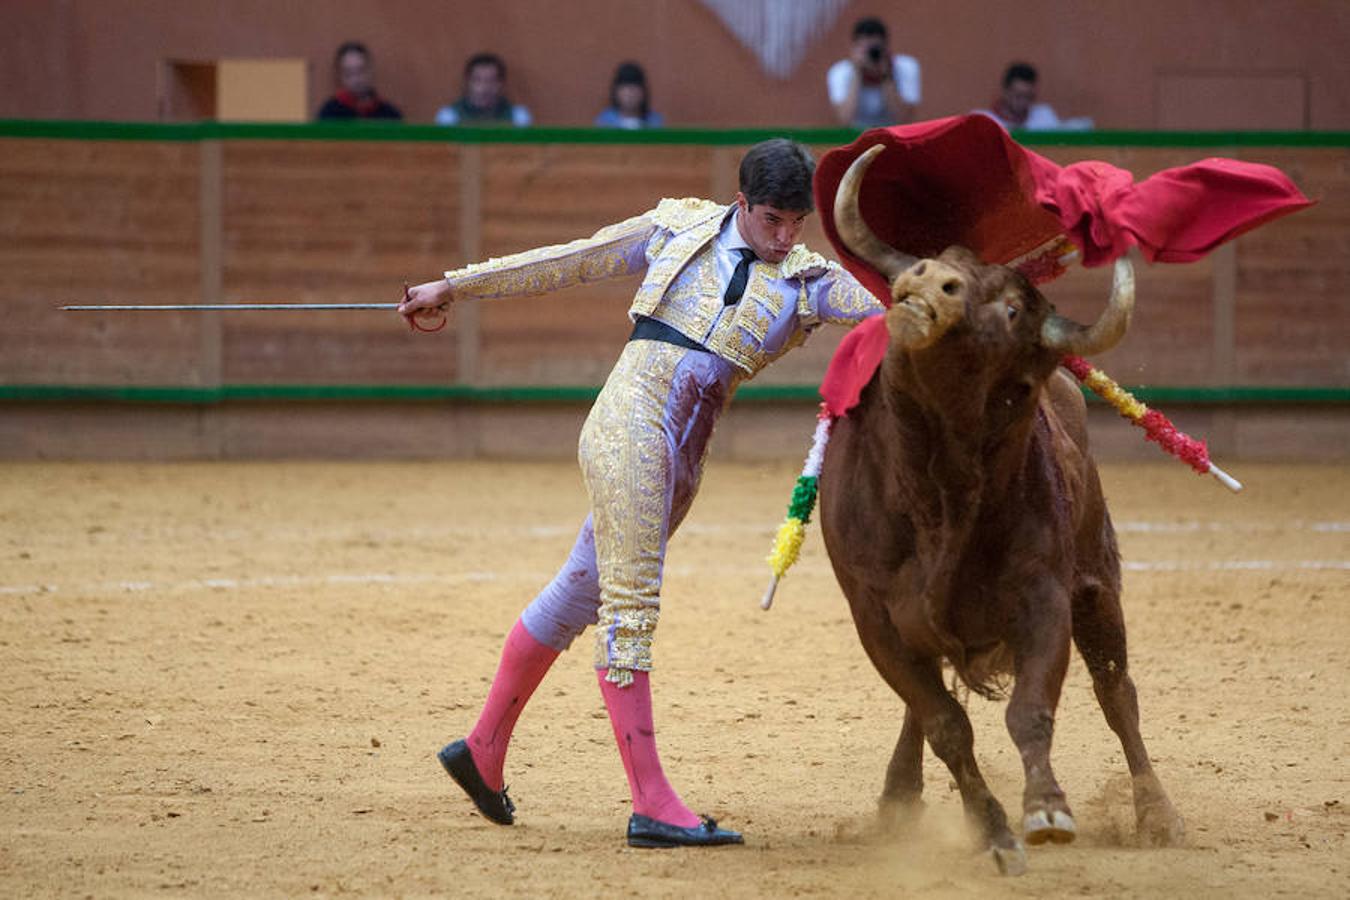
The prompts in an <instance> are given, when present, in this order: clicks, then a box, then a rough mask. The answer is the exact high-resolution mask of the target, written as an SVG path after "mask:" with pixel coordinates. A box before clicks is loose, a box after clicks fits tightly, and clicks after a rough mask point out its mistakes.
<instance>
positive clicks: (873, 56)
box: [867, 44, 886, 66]
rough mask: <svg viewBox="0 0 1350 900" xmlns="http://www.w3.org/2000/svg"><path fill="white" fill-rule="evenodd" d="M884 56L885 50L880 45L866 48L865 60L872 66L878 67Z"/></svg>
mask: <svg viewBox="0 0 1350 900" xmlns="http://www.w3.org/2000/svg"><path fill="white" fill-rule="evenodd" d="M885 55H886V50H885V48H883V47H882V46H881V45H880V44H873V45H872V46H870V47H868V48H867V59H868V61H869V62H871V63H872V65H874V66H876V65H880V64H881V60H882V58H883V57H884V56H885Z"/></svg>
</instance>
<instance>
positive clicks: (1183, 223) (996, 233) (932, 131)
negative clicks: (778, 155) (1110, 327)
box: [815, 115, 1312, 416]
mask: <svg viewBox="0 0 1350 900" xmlns="http://www.w3.org/2000/svg"><path fill="white" fill-rule="evenodd" d="M874 144H885V145H886V149H885V150H884V151H882V153H881V154H880V155H879V156H878V157H877V158H876V159H875V160H874V161H873V162H872V166H871V168H869V169H868V171H867V175H866V176H865V177H864V179H863V184H862V188H861V190H860V191H859V192H858V205H859V209H860V212H861V213H862V217H863V219H864V221H866V222H867V224H868V226H869V227H870V228H871V229H872V231H873V233H875V234H876V236H877V237H878V238H880V239H881V240H883V241H885V242H886V243H887V244H890V245H891V246H893V247H896V248H898V249H900V250H901V251H903V252H905V253H908V254H911V255H913V256H916V257H919V258H923V257H930V256H936V255H938V254H939V253H941V252H942V251H943V250H945V249H946V248H947V247H950V246H951V245H952V244H961V245H963V246H965V247H968V248H970V249H971V250H972V251H974V252H975V253H976V254H977V255H978V256H979V257H980V258H981V259H982V260H984V261H985V262H987V263H1001V264H1009V263H1011V262H1013V261H1014V260H1018V259H1019V258H1022V257H1025V256H1027V254H1031V253H1032V251H1035V250H1037V249H1038V248H1042V247H1047V246H1049V245H1052V244H1053V243H1055V242H1056V240H1059V239H1064V238H1067V239H1068V240H1069V241H1070V242H1071V243H1072V244H1073V245H1074V246H1075V247H1076V248H1077V249H1078V252H1079V254H1080V258H1081V260H1082V263H1083V265H1085V266H1101V265H1105V264H1106V263H1109V262H1113V261H1114V260H1115V259H1116V258H1117V257H1120V256H1122V255H1123V254H1124V253H1125V252H1126V251H1127V250H1129V249H1130V248H1131V247H1136V246H1137V247H1138V248H1139V249H1140V252H1141V253H1142V254H1143V255H1144V258H1145V259H1148V260H1149V261H1151V262H1190V261H1192V260H1196V259H1199V258H1200V257H1202V256H1204V255H1205V254H1206V253H1208V252H1209V251H1211V250H1213V249H1214V248H1215V247H1217V246H1218V245H1219V244H1222V243H1223V242H1224V241H1228V240H1231V239H1233V238H1235V237H1237V236H1238V235H1240V234H1242V233H1244V232H1246V231H1250V230H1251V229H1253V228H1255V227H1257V226H1258V225H1262V224H1264V223H1266V222H1269V221H1270V220H1272V219H1275V218H1278V217H1279V216H1283V215H1288V214H1289V213H1292V212H1297V211H1298V210H1300V209H1303V208H1305V207H1307V206H1311V205H1312V201H1311V200H1309V199H1308V198H1307V197H1305V196H1303V194H1302V193H1301V192H1300V191H1299V189H1298V188H1297V187H1295V186H1294V184H1293V182H1291V181H1290V180H1289V178H1288V177H1286V176H1285V175H1284V173H1283V172H1281V171H1280V170H1278V169H1275V168H1273V167H1271V166H1266V165H1261V164H1259V163H1248V162H1239V161H1238V160H1233V159H1221V158H1210V159H1205V160H1201V161H1200V162H1197V163H1192V164H1191V165H1187V166H1180V167H1177V168H1174V169H1164V170H1163V171H1161V172H1158V173H1157V174H1155V175H1152V176H1150V177H1148V178H1146V179H1144V180H1143V181H1140V182H1137V183H1136V182H1135V180H1134V176H1133V175H1132V174H1131V173H1130V172H1128V171H1126V170H1124V169H1120V168H1117V167H1116V166H1113V165H1111V164H1109V163H1104V162H1098V161H1095V160H1089V161H1086V162H1079V163H1073V164H1072V165H1069V166H1060V165H1059V164H1057V163H1054V162H1051V161H1050V160H1048V159H1046V158H1045V157H1043V156H1040V155H1038V154H1036V153H1033V152H1031V151H1030V150H1028V149H1026V148H1025V147H1023V146H1022V145H1021V144H1018V143H1017V142H1016V141H1014V140H1013V139H1012V138H1011V137H1009V135H1008V133H1007V132H1006V131H1004V130H1003V129H1002V127H1000V126H999V125H998V123H997V122H995V121H994V120H992V119H990V118H989V117H987V116H982V115H968V116H954V117H951V118H946V119H934V120H932V121H929V122H919V123H917V124H914V125H899V126H895V127H892V128H876V129H873V130H871V131H868V132H865V133H864V134H862V135H861V136H860V137H859V138H858V139H857V140H856V141H854V142H853V143H852V144H849V145H848V146H846V147H838V148H836V149H834V150H831V151H829V152H828V153H826V154H825V156H824V157H823V158H822V159H821V160H820V164H819V165H818V166H817V167H816V176H815V196H816V208H817V209H819V210H820V215H821V221H822V223H823V225H824V228H825V234H826V236H827V237H828V238H829V239H830V243H831V244H832V245H833V246H834V249H835V252H836V253H837V254H838V255H839V260H840V262H842V263H843V264H844V267H845V268H847V269H848V270H849V271H850V272H852V273H853V275H854V276H855V277H856V278H857V279H858V280H859V281H860V282H862V283H863V285H865V286H866V287H867V288H868V290H870V291H871V292H872V293H873V294H875V295H876V296H877V297H878V298H880V299H881V302H882V303H885V304H886V305H888V306H889V305H890V285H888V284H887V283H886V280H885V279H884V278H883V277H882V276H881V274H880V273H879V272H877V271H876V270H875V269H873V268H872V267H871V266H869V265H867V263H865V262H863V261H862V260H861V259H859V258H858V257H856V256H854V255H853V254H852V253H850V252H849V251H848V249H847V248H846V247H844V245H843V242H842V241H841V240H840V239H839V233H838V231H837V230H836V229H835V223H834V196H835V193H836V192H837V191H838V189H839V182H840V180H841V179H842V178H843V176H844V173H845V172H846V171H847V170H848V167H849V166H850V165H851V164H852V163H853V160H854V159H856V158H857V157H858V156H860V155H861V154H862V153H863V151H865V150H867V149H868V148H869V147H871V146H873V145H874ZM1025 271H1026V273H1027V274H1028V276H1029V277H1032V279H1033V280H1035V281H1043V280H1048V279H1049V278H1052V277H1054V276H1055V275H1056V274H1058V272H1059V271H1060V270H1058V269H1056V268H1055V267H1054V266H1051V267H1050V268H1048V269H1047V268H1045V267H1044V266H1041V267H1038V268H1036V269H1035V270H1034V271H1033V270H1025ZM889 343H890V341H889V336H888V334H887V332H886V328H885V324H884V321H883V317H882V316H876V317H873V318H872V319H869V320H867V321H865V322H863V323H862V324H860V325H858V327H856V328H854V329H853V331H851V332H849V334H848V335H847V336H845V338H844V340H843V341H842V342H841V343H840V345H839V349H838V350H836V351H835V354H834V358H833V359H832V360H831V361H830V366H829V369H828V370H827V371H826V373H825V378H824V380H823V381H822V383H821V387H820V394H821V397H823V398H824V400H825V406H826V409H827V410H828V411H829V412H830V414H831V415H835V416H840V415H843V414H844V413H845V412H847V411H848V410H849V409H851V408H852V407H853V406H855V405H856V404H857V402H858V397H859V395H860V394H861V393H862V389H863V388H864V387H866V386H867V383H868V382H869V381H871V379H872V375H873V374H875V372H876V370H877V367H878V366H879V365H880V364H881V360H882V358H883V357H884V356H885V354H886V348H887V346H888V345H889Z"/></svg>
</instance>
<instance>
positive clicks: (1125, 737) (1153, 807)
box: [1073, 587, 1186, 846]
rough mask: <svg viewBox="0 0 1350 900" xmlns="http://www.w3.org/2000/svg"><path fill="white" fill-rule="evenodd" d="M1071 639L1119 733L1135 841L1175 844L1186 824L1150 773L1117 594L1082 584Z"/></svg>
mask: <svg viewBox="0 0 1350 900" xmlns="http://www.w3.org/2000/svg"><path fill="white" fill-rule="evenodd" d="M1073 638H1074V643H1076V644H1077V645H1078V652H1079V653H1081V654H1082V655H1083V660H1084V662H1086V663H1087V667H1088V671H1089V672H1090V673H1091V674H1092V689H1093V691H1094V692H1095V693H1096V694H1097V703H1098V704H1100V705H1101V708H1102V712H1103V713H1104V714H1105V715H1106V722H1107V724H1108V725H1110V726H1111V730H1112V731H1114V732H1115V733H1116V736H1117V737H1118V738H1120V746H1121V748H1122V749H1123V750H1124V751H1125V762H1126V764H1127V765H1128V766H1129V767H1130V776H1131V779H1132V781H1133V782H1134V812H1135V822H1136V830H1137V833H1138V836H1139V840H1140V841H1141V842H1142V843H1144V844H1148V845H1153V846H1177V845H1179V844H1181V843H1182V842H1183V841H1184V840H1185V836H1186V827H1185V824H1184V823H1183V822H1182V819H1181V816H1180V815H1179V814H1178V813H1177V811H1176V808H1175V807H1173V806H1172V801H1171V800H1169V799H1168V798H1167V793H1166V792H1165V791H1164V790H1163V786H1162V782H1160V781H1159V780H1158V776H1157V775H1155V774H1154V772H1153V764H1152V763H1151V762H1149V758H1148V750H1147V749H1145V747H1144V738H1143V736H1142V735H1141V734H1140V732H1139V700H1138V696H1137V694H1136V693H1135V689H1134V681H1133V679H1131V678H1130V673H1129V668H1128V665H1127V661H1126V655H1125V620H1124V616H1123V614H1122V613H1121V609H1120V595H1119V594H1118V593H1116V592H1115V591H1113V590H1110V589H1107V588H1100V587H1094V588H1088V589H1085V590H1082V591H1080V592H1079V593H1078V595H1077V596H1076V597H1074V604H1073Z"/></svg>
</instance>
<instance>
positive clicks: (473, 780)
mask: <svg viewBox="0 0 1350 900" xmlns="http://www.w3.org/2000/svg"><path fill="white" fill-rule="evenodd" d="M436 758H437V759H439V760H440V761H441V765H442V766H444V767H445V771H447V772H449V773H450V777H451V778H453V779H455V784H457V785H459V786H460V787H461V788H463V789H464V793H466V794H468V795H469V799H470V800H472V801H473V805H474V806H476V807H478V811H479V812H481V813H482V814H483V815H485V816H487V817H488V818H489V819H491V820H492V821H494V822H496V823H497V824H498V825H510V824H511V823H513V822H515V820H516V818H515V816H514V815H512V814H513V813H514V812H515V811H516V805H515V804H514V803H512V802H511V798H510V797H508V796H506V788H502V789H501V790H500V791H494V790H492V789H491V788H489V787H488V786H487V785H486V784H484V783H483V776H482V775H480V774H478V767H477V766H476V765H474V763H473V756H472V755H470V753H469V745H468V744H466V743H465V742H464V741H455V742H454V743H453V744H446V745H445V746H444V747H442V748H441V752H440V753H437V754H436ZM666 827H669V826H666Z"/></svg>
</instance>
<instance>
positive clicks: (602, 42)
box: [0, 0, 1350, 130]
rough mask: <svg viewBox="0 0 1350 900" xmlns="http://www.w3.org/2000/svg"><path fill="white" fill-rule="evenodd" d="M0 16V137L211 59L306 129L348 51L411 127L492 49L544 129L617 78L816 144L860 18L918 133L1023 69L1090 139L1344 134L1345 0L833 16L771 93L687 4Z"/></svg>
mask: <svg viewBox="0 0 1350 900" xmlns="http://www.w3.org/2000/svg"><path fill="white" fill-rule="evenodd" d="M4 12H5V27H4V29H0V84H3V85H4V86H5V89H4V90H3V91H0V118H73V119H117V120H123V119H132V120H153V119H155V118H157V116H158V115H159V112H158V109H157V106H156V97H157V94H158V87H157V78H158V77H159V73H160V70H161V64H162V62H163V61H164V60H166V59H170V58H178V59H215V58H220V57H231V56H233V57H241V56H242V57H257V56H263V57H302V58H305V59H308V60H309V61H310V73H311V79H310V95H311V96H310V103H309V108H310V109H316V108H317V106H318V104H319V103H320V102H321V101H322V99H323V98H324V97H325V96H326V95H327V94H328V93H329V92H330V90H331V65H332V53H333V50H334V49H335V48H336V47H337V45H338V44H339V43H341V42H342V41H345V40H349V39H360V40H363V41H365V42H366V43H367V44H368V45H369V46H370V48H371V49H372V51H373V53H374V54H375V57H376V65H377V82H376V83H377V85H378V86H379V87H380V89H381V91H382V92H383V93H385V94H386V95H387V96H389V97H390V98H392V99H393V100H394V101H395V102H397V103H399V104H400V105H401V106H402V107H403V108H404V111H405V113H406V114H407V116H408V118H409V120H410V121H414V122H428V121H430V120H431V117H432V115H433V114H434V112H435V110H436V109H437V108H438V107H439V106H440V105H442V104H444V103H447V102H450V101H451V100H453V99H454V98H455V96H457V94H458V92H459V88H460V72H461V69H462V66H463V63H464V60H465V59H466V58H467V57H468V56H469V55H470V54H472V53H474V52H476V51H480V50H493V51H496V52H498V53H500V54H502V55H503V56H504V57H505V58H506V59H507V62H508V64H509V66H510V81H511V94H512V95H513V97H514V98H515V99H516V100H518V101H520V102H524V103H526V104H528V105H529V106H530V107H531V108H532V109H533V110H534V112H535V114H536V117H537V120H538V121H539V122H541V123H545V124H587V123H589V122H590V120H591V118H592V117H593V116H594V115H595V113H596V112H597V111H598V110H599V109H600V108H601V106H602V105H603V103H604V100H605V97H606V93H607V85H608V81H609V78H610V76H611V75H612V73H613V70H614V67H615V65H616V64H617V63H618V62H619V61H621V60H623V59H629V58H631V59H636V60H638V61H640V62H641V63H642V64H643V65H644V66H646V68H647V70H648V73H649V77H650V79H651V84H652V90H653V96H654V101H655V104H656V106H657V108H659V109H660V110H661V111H662V112H663V113H664V114H665V115H666V116H667V118H668V121H669V122H670V123H671V124H677V125H719V126H722V125H824V124H833V122H832V120H831V113H830V109H829V107H828V104H827V102H826V100H825V96H824V87H823V83H824V75H825V70H826V69H827V68H828V67H829V65H830V64H831V63H832V62H833V61H835V60H836V59H839V58H841V57H842V55H843V53H844V51H845V48H846V46H847V43H848V33H849V30H850V28H851V26H852V23H853V21H854V20H855V19H856V18H858V17H859V16H862V15H869V14H875V15H879V16H881V17H883V18H884V19H885V20H886V21H888V22H889V23H890V26H891V30H892V45H893V46H894V47H895V48H896V49H898V50H902V51H905V52H908V53H911V54H912V55H914V56H916V57H918V59H919V60H920V62H921V64H922V66H923V79H924V101H923V103H922V104H921V107H920V111H919V112H920V116H921V117H922V118H935V117H938V116H945V115H951V114H954V113H961V112H965V111H967V110H969V109H971V108H972V107H975V106H983V105H985V104H987V103H988V102H989V101H990V99H991V97H992V95H993V93H994V92H995V90H996V85H997V81H998V78H999V77H1000V75H1001V74H1002V71H1003V68H1004V66H1005V65H1006V64H1007V63H1008V62H1009V61H1010V60H1013V59H1025V60H1029V61H1031V62H1033V63H1035V64H1036V65H1038V66H1039V67H1040V69H1041V72H1042V82H1043V86H1042V94H1043V98H1044V99H1045V100H1047V101H1049V102H1050V103H1052V104H1053V105H1054V106H1055V107H1056V108H1057V109H1058V110H1059V111H1060V112H1061V113H1062V114H1069V115H1091V116H1094V117H1095V118H1096V120H1097V122H1098V125H1099V127H1102V128H1115V129H1154V128H1162V127H1167V128H1177V127H1180V128H1187V127H1189V128H1230V129H1269V128H1305V127H1306V128H1312V129H1317V130H1338V129H1350V91H1348V90H1347V88H1346V86H1347V85H1350V54H1347V53H1346V52H1345V48H1346V45H1347V41H1350V3H1346V2H1344V0H1280V2H1273V3H1272V2H1269V0H1094V2H1091V3H1068V2H1064V0H1019V2H1018V3H1016V4H1013V3H998V4H993V3H988V2H984V0H904V2H894V0H874V2H854V3H847V4H845V6H844V8H843V10H842V12H841V13H840V15H839V17H838V19H837V20H836V21H835V22H834V24H833V25H832V26H831V27H830V28H828V29H826V30H824V31H822V32H821V33H820V34H819V35H818V37H817V38H816V40H815V41H814V43H812V44H811V46H810V49H809V50H808V52H807V54H806V56H805V58H804V60H803V61H802V62H801V63H800V65H799V66H798V68H797V70H796V71H795V72H794V73H793V74H792V75H791V77H789V78H787V79H785V80H783V79H777V78H773V77H770V76H768V75H766V74H765V73H764V72H763V71H762V70H761V68H760V66H759V64H758V62H757V61H756V59H755V57H754V56H753V55H752V54H751V53H750V52H749V51H747V50H746V49H745V48H744V47H742V46H741V45H740V44H739V43H738V42H737V41H736V39H735V38H734V37H733V36H732V34H731V32H730V31H729V30H728V29H727V28H726V27H725V26H724V25H723V24H722V23H721V21H720V20H719V19H718V18H717V16H716V15H715V14H714V13H713V12H711V11H710V10H709V9H708V7H706V6H704V5H703V4H702V3H700V2H698V0H642V2H632V0H568V2H566V3H545V2H542V0H498V2H494V3H485V2H481V0H308V2H299V0H218V2H210V3H207V2H182V0H9V2H7V3H6V4H5V10H4Z"/></svg>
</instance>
